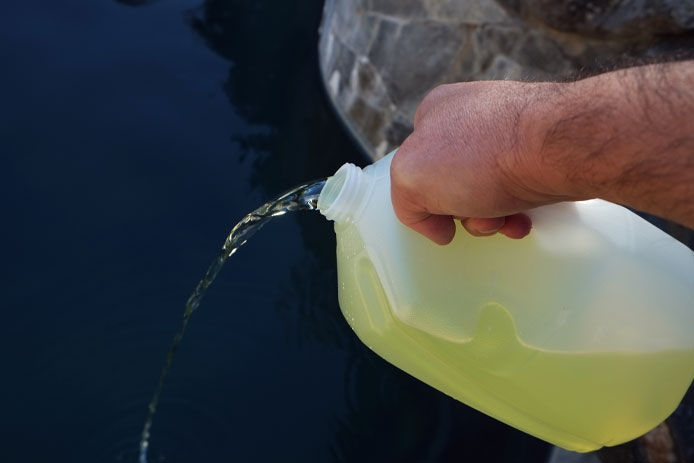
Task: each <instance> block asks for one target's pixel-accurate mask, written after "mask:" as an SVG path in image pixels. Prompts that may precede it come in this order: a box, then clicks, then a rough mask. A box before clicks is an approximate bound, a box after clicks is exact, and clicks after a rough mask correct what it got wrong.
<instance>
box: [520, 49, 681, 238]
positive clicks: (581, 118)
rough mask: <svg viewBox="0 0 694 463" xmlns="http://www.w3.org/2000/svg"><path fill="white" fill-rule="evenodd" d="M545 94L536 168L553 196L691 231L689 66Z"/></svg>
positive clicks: (651, 69) (629, 73)
mask: <svg viewBox="0 0 694 463" xmlns="http://www.w3.org/2000/svg"><path fill="white" fill-rule="evenodd" d="M544 92H546V93H545V98H543V99H542V100H541V102H540V103H538V104H539V105H540V106H542V107H543V108H544V110H542V111H539V112H538V114H541V116H540V119H539V120H536V121H535V126H536V127H538V128H539V130H537V131H536V134H537V136H536V137H535V138H534V144H533V146H534V148H533V150H534V151H535V152H536V156H537V157H538V159H537V160H535V161H534V162H535V164H537V165H545V166H546V167H547V169H546V170H545V172H550V173H552V175H553V178H552V179H551V181H550V182H548V183H549V184H550V185H552V190H553V191H552V192H553V193H555V194H556V195H557V196H566V197H571V198H576V199H583V198H590V197H600V198H603V199H607V200H609V201H613V202H617V203H620V204H624V205H627V206H630V207H633V208H635V209H639V210H642V211H645V212H649V213H652V214H655V215H659V216H661V217H664V218H667V219H670V220H673V221H676V222H679V223H681V224H683V225H686V226H688V227H690V228H694V61H688V62H680V63H670V64H661V65H652V66H643V67H637V68H630V69H626V70H621V71H616V72H612V73H607V74H603V75H600V76H596V77H593V78H590V79H585V80H582V81H578V82H574V83H570V84H554V85H550V86H547V87H546V88H545V90H544ZM542 175H546V174H542ZM542 181H543V182H546V183H547V179H546V178H545V179H542Z"/></svg>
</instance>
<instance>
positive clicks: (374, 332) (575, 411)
mask: <svg viewBox="0 0 694 463" xmlns="http://www.w3.org/2000/svg"><path fill="white" fill-rule="evenodd" d="M392 156H393V153H391V154H390V155H388V156H387V157H385V158H383V159H382V160H380V161H378V162H376V163H375V164H373V165H371V166H368V167H366V168H365V169H364V170H361V169H359V168H358V167H356V166H354V165H351V164H346V165H344V166H342V168H340V169H339V170H338V171H337V173H336V174H335V175H334V176H333V177H331V178H330V179H329V180H328V182H327V184H326V186H325V188H324V189H323V191H322V193H321V195H320V198H319V200H318V207H319V209H320V211H321V212H322V213H323V214H324V215H325V216H326V217H327V218H328V219H331V220H334V221H335V233H336V234H337V264H338V279H339V301H340V307H341V309H342V312H343V314H344V316H345V318H346V319H347V321H348V322H349V323H350V325H351V326H352V328H353V329H354V331H355V332H356V334H357V336H358V337H359V338H360V339H361V340H362V341H363V342H364V343H365V344H366V345H368V346H369V347H370V348H371V349H372V350H373V351H375V352H376V353H377V354H379V355H380V356H382V357H383V358H385V359H386V360H388V361H389V362H391V363H393V364H394V365H396V366H398V367H399V368H401V369H403V370H404V371H406V372H408V373H409V374H411V375H413V376H415V377H416V378H419V379H420V380H422V381H424V382H426V383H428V384H429V385H431V386H433V387H435V388H436V389H439V390H440V391H442V392H444V393H446V394H448V395H450V396H451V397H453V398H455V399H457V400H459V401H461V402H463V403H465V404H467V405H469V406H471V407H474V408H476V409H477V410H480V411H482V412H484V413H486V414H488V415H490V416H492V417H494V418H497V419H499V420H501V421H503V422H505V423H507V424H509V425H511V426H514V427H516V428H518V429H521V430H523V431H525V432H527V433H529V434H532V435H534V436H536V437H539V438H541V439H544V440H546V441H548V442H551V443H553V444H556V445H558V446H560V447H564V448H566V449H569V450H574V451H580V452H585V451H590V450H594V449H597V448H599V447H601V446H605V445H616V444H619V443H622V442H625V441H628V440H631V439H633V438H636V437H638V436H640V435H641V434H644V433H646V432H647V431H649V430H650V429H652V428H653V427H655V426H656V425H658V424H659V423H660V422H661V421H663V420H664V419H665V418H667V416H668V415H669V414H670V413H671V412H672V411H673V410H674V409H675V408H676V407H677V405H678V403H679V402H680V400H681V399H682V397H683V395H684V393H685V392H686V390H687V388H688V387H689V385H690V383H691V381H692V378H693V377H694V253H692V252H691V251H690V250H689V249H688V248H687V247H686V246H684V245H683V244H681V243H679V242H677V241H676V240H674V239H673V238H671V237H670V236H668V235H667V234H665V233H663V232H662V231H660V230H658V229H657V228H656V227H654V226H652V225H651V224H649V223H648V222H646V221H645V220H643V219H641V218H640V217H638V216H637V215H635V214H633V213H632V212H630V211H629V210H627V209H625V208H623V207H621V206H618V205H615V204H612V203H608V202H605V201H601V200H592V201H584V202H579V203H562V204H557V205H552V206H545V207H541V208H538V209H535V210H532V211H529V215H530V216H531V218H532V220H533V231H532V232H531V233H530V235H529V236H527V237H526V238H523V239H522V240H511V239H508V238H505V237H503V236H498V237H497V236H495V237H486V238H475V237H471V236H469V235H468V234H467V233H465V232H464V231H462V229H460V230H458V233H456V236H455V239H454V240H453V242H452V243H451V244H449V245H447V246H438V245H436V244H434V243H432V242H430V241H429V240H428V239H426V238H424V237H423V236H421V235H419V234H417V233H415V232H414V231H412V230H410V229H409V228H407V227H405V226H404V225H402V224H401V223H400V222H399V221H398V219H397V218H396V216H395V213H394V212H393V208H392V205H391V201H390V161H391V159H392ZM457 226H458V227H460V225H459V224H458V225H457Z"/></svg>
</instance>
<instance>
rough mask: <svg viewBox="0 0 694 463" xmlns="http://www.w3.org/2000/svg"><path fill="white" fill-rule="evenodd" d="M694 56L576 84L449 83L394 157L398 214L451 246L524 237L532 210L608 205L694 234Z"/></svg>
mask: <svg viewBox="0 0 694 463" xmlns="http://www.w3.org/2000/svg"><path fill="white" fill-rule="evenodd" d="M692 89H694V61H683V62H675V63H665V64H658V65H649V66H643V67H634V68H628V69H624V70H619V71H614V72H609V73H605V74H600V75H598V76H594V77H591V78H588V79H584V80H581V81H576V82H572V83H523V82H513V81H487V82H468V83H459V84H450V85H442V86H440V87H437V88H436V89H434V90H433V91H432V92H431V93H430V94H429V95H427V96H426V98H424V100H423V101H422V103H421V104H420V106H419V108H418V109H417V113H416V114H415V120H414V131H413V133H412V134H411V135H410V136H409V137H408V138H407V139H406V140H405V141H404V142H403V144H402V146H401V147H400V149H398V151H397V153H396V154H395V157H394V158H393V160H392V163H391V167H390V175H391V198H392V202H393V208H394V210H395V214H396V215H397V216H398V218H399V219H400V220H401V221H402V222H403V223H404V224H405V225H407V226H409V227H411V228H412V229H414V230H415V231H418V232H420V233H422V234H423V235H425V236H427V237H428V238H430V239H431V240H433V241H435V242H436V243H439V244H446V243H448V242H450V241H451V240H452V239H453V236H454V235H455V225H454V222H453V221H454V219H461V220H462V223H463V225H464V226H465V228H466V229H467V231H468V232H470V233H471V234H473V235H489V234H493V233H495V232H500V233H502V234H504V235H506V236H508V237H511V238H522V237H523V236H525V235H527V234H528V233H529V231H530V227H531V224H530V220H529V218H528V217H527V216H525V215H524V214H522V212H523V211H527V210H528V209H531V208H534V207H537V206H542V205H545V204H551V203H555V202H559V201H574V200H582V199H589V198H601V199H605V200H607V201H612V202H615V203H618V204H623V205H626V206H629V207H631V208H633V209H637V210H641V211H644V212H648V213H651V214H654V215H658V216H660V217H663V218H665V219H668V220H672V221H674V222H678V223H680V224H682V225H685V226H687V227H690V228H694V201H692V199H691V198H694V137H693V136H692V134H693V133H694V90H692Z"/></svg>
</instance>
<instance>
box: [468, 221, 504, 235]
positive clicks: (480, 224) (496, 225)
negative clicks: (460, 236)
mask: <svg viewBox="0 0 694 463" xmlns="http://www.w3.org/2000/svg"><path fill="white" fill-rule="evenodd" d="M504 223H506V219H505V218H504V217H497V218H494V219H475V222H474V225H473V226H474V227H475V230H477V231H478V232H479V233H483V234H485V235H488V234H492V233H496V232H498V231H499V229H500V228H501V227H503V226H504Z"/></svg>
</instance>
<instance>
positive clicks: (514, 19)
mask: <svg viewBox="0 0 694 463" xmlns="http://www.w3.org/2000/svg"><path fill="white" fill-rule="evenodd" d="M319 47H320V61H321V63H320V64H321V71H322V74H323V78H324V81H325V84H326V88H327V89H328V93H329V95H330V98H331V99H332V101H333V103H334V105H335V108H336V110H337V112H338V113H339V114H340V116H341V117H342V118H343V120H344V121H345V124H346V125H347V127H348V128H349V129H350V131H351V132H352V133H353V134H354V136H355V138H356V139H357V140H358V141H359V143H360V144H361V145H362V147H363V148H364V150H365V151H366V153H367V154H368V155H369V156H371V157H372V158H373V159H376V158H379V157H381V156H382V155H384V154H385V153H387V152H388V151H389V150H390V149H391V148H393V147H395V146H397V145H399V144H400V143H401V142H402V140H403V139H404V138H405V137H406V136H407V134H408V133H409V132H410V131H411V130H412V124H411V121H412V117H413V115H414V112H415V109H416V108H417V105H418V104H419V102H420V101H421V99H422V98H423V97H424V96H425V95H426V93H427V92H428V91H429V90H430V89H432V88H433V87H435V86H436V85H438V84H441V83H446V82H459V81H469V80H484V79H515V80H526V81H539V80H556V79H567V78H570V77H572V76H575V75H577V74H578V73H579V72H580V73H583V74H585V73H591V72H596V71H598V70H601V69H607V68H610V67H614V66H615V65H618V64H619V63H630V62H634V60H639V59H647V60H648V59H658V58H660V57H662V56H663V55H671V54H673V53H678V54H680V55H692V54H694V0H591V1H584V0H327V1H326V3H325V10H324V14H323V23H322V26H321V38H320V45H319Z"/></svg>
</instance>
